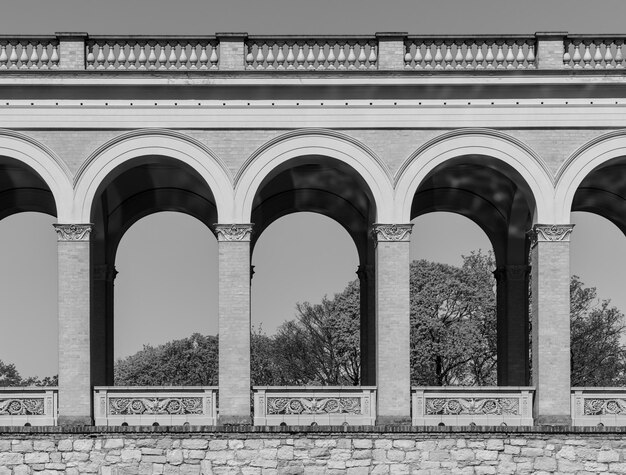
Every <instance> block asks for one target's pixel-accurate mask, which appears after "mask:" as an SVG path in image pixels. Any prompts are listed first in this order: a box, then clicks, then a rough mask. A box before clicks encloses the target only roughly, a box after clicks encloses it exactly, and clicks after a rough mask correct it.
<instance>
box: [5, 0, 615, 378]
mask: <svg viewBox="0 0 626 475" xmlns="http://www.w3.org/2000/svg"><path fill="white" fill-rule="evenodd" d="M625 17H626V2H624V1H623V0H596V1H589V0H586V1H581V0H524V1H519V0H518V1H515V2H514V1H509V0H428V1H416V0H412V1H410V0H387V1H380V0H378V1H373V0H315V1H312V0H310V1H308V2H303V1H296V0H219V1H218V0H214V1H201V0H177V1H175V2H174V1H171V0H168V1H165V0H107V1H102V0H2V5H1V6H0V31H1V32H2V33H3V34H51V33H53V32H56V31H87V32H89V33H91V34H92V35H95V34H180V35H193V34H213V33H215V32H218V31H246V32H249V33H251V34H255V33H256V34H270V33H275V34H291V33H311V34H329V33H334V34H353V33H363V34H372V33H374V32H376V31H407V32H410V33H414V34H417V33H424V34H435V33H439V34H454V33H457V34H458V33H468V34H471V33H533V32H535V31H569V32H571V33H614V32H621V31H623V28H624V27H623V24H624V18H625ZM53 222H56V220H55V219H54V218H51V217H48V216H44V215H40V214H36V213H23V214H21V215H15V216H12V217H9V218H7V219H5V220H2V221H1V222H0V360H3V361H5V362H15V363H16V365H17V367H18V369H19V370H20V372H21V373H22V374H23V375H35V374H37V375H40V376H42V375H50V374H54V373H56V371H57V361H56V358H57V357H56V346H57V333H56V332H57V330H56V279H57V277H56V235H55V233H54V230H53V229H52V223H53ZM572 222H574V223H576V224H577V227H576V228H575V231H574V233H573V235H572V272H573V273H576V274H578V275H580V276H581V277H582V280H583V281H584V282H585V283H586V284H587V285H594V286H597V287H598V289H599V293H600V296H602V297H608V298H612V299H613V302H614V303H615V304H616V305H618V306H619V307H620V308H621V309H622V310H626V295H624V292H623V277H622V276H621V274H622V273H623V269H624V268H625V267H626V252H625V251H626V238H624V236H623V235H621V234H620V233H619V231H618V230H617V228H615V226H613V225H612V224H610V223H608V222H607V221H605V220H603V219H601V218H598V217H596V216H593V215H587V214H586V213H575V214H574V215H573V216H572ZM146 236H149V237H150V239H148V240H146ZM146 242H149V244H150V245H146ZM181 244H184V245H181ZM489 247H490V245H489V242H488V240H487V238H486V237H485V235H484V234H483V233H482V231H480V229H478V227H477V226H476V225H474V224H473V223H471V222H470V221H469V220H467V219H465V218H462V217H460V216H456V215H450V214H447V213H437V214H433V215H427V216H424V217H421V218H419V219H418V220H416V221H415V228H414V233H413V237H412V242H411V256H412V257H413V258H426V259H430V260H437V261H441V262H447V263H451V264H459V263H460V261H461V258H460V256H461V254H468V253H469V252H470V251H471V250H474V249H479V248H482V249H487V248H489ZM9 249H10V250H11V251H10V252H7V250H9ZM216 262H217V256H216V242H215V238H214V237H213V236H212V235H211V233H210V232H209V231H208V230H207V229H206V228H204V227H203V225H201V224H200V223H198V222H196V221H194V219H192V218H190V217H188V216H184V215H179V214H175V213H160V214H157V215H153V216H150V217H148V218H145V219H144V220H141V221H139V222H138V223H137V224H136V225H135V226H133V228H131V230H130V231H129V232H128V233H127V234H126V236H125V237H124V239H123V241H122V243H121V247H120V250H119V255H118V261H117V263H116V266H117V268H118V270H119V271H120V274H119V276H118V278H117V281H116V335H115V340H116V354H117V355H118V356H125V355H128V354H131V353H133V352H135V351H137V350H138V349H140V348H141V346H142V344H144V343H152V344H158V343H163V342H165V341H167V340H169V339H172V338H181V337H184V336H187V335H189V334H190V333H192V332H193V331H199V332H201V333H205V334H207V333H215V332H216V330H217V317H216V314H217V304H216V296H217V271H216ZM253 264H254V265H255V271H256V272H255V276H254V278H253V281H252V305H253V307H252V321H253V324H254V325H259V324H262V326H263V328H264V330H266V331H267V332H268V333H271V332H273V331H274V330H275V328H276V327H277V326H278V325H279V324H280V323H281V322H282V321H284V320H286V319H290V318H293V316H294V308H295V304H296V302H301V301H305V300H308V301H311V302H316V301H319V300H320V299H321V298H322V297H323V296H324V295H325V294H328V295H332V294H333V293H335V292H339V291H341V290H342V289H343V287H344V286H345V284H346V283H347V282H348V281H349V280H351V279H354V278H355V277H356V276H355V273H354V272H355V271H356V267H357V257H356V250H355V248H354V246H353V244H352V243H351V241H350V239H349V237H348V235H347V233H346V232H345V231H344V230H343V229H342V228H341V227H340V226H339V225H337V224H335V223H333V222H330V220H328V219H326V218H324V217H322V216H319V215H312V214H309V213H303V214H300V215H292V216H288V217H285V218H283V219H281V220H279V221H278V222H276V223H275V224H273V225H272V226H270V227H269V228H268V229H267V230H266V232H265V234H264V235H263V236H262V237H261V239H260V240H259V243H258V245H257V248H256V250H255V253H254V255H253ZM25 342H26V343H27V344H25Z"/></svg>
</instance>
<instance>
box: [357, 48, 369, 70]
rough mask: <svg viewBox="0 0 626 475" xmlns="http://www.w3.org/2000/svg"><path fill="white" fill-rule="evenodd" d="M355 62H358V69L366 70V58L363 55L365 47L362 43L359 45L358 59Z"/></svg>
mask: <svg viewBox="0 0 626 475" xmlns="http://www.w3.org/2000/svg"><path fill="white" fill-rule="evenodd" d="M357 61H358V62H359V69H366V68H367V65H366V64H365V63H366V62H367V56H366V55H365V45H364V44H362V43H360V44H359V57H358V58H357Z"/></svg>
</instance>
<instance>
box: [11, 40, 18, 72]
mask: <svg viewBox="0 0 626 475" xmlns="http://www.w3.org/2000/svg"><path fill="white" fill-rule="evenodd" d="M9 47H10V48H11V54H10V55H9V61H11V69H17V58H18V56H17V44H13V43H9Z"/></svg>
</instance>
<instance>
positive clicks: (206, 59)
mask: <svg viewBox="0 0 626 475" xmlns="http://www.w3.org/2000/svg"><path fill="white" fill-rule="evenodd" d="M218 61H219V57H218V43H217V40H216V39H215V38H209V37H207V38H150V39H148V38H139V37H133V38H106V37H102V38H96V39H90V40H88V41H87V44H86V63H87V69H131V70H132V69H140V70H141V69H172V70H181V69H182V70H188V69H189V70H193V69H217V65H218Z"/></svg>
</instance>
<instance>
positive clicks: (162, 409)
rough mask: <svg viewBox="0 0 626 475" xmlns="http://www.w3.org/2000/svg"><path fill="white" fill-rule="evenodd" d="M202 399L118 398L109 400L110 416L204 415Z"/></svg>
mask: <svg viewBox="0 0 626 475" xmlns="http://www.w3.org/2000/svg"><path fill="white" fill-rule="evenodd" d="M203 413H204V404H203V401H202V398H201V397H139V398H130V397H119V398H118V397H116V398H109V414H110V415H131V414H203Z"/></svg>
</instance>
